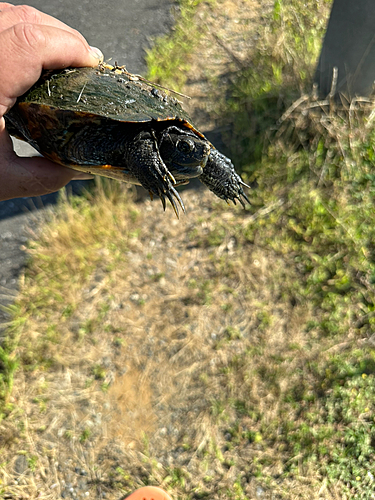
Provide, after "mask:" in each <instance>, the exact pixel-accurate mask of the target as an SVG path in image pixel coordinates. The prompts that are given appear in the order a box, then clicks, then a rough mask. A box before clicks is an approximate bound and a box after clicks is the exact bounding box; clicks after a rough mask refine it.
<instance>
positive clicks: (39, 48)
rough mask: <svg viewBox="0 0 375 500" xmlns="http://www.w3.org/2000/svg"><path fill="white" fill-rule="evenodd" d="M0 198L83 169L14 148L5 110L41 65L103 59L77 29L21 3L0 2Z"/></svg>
mask: <svg viewBox="0 0 375 500" xmlns="http://www.w3.org/2000/svg"><path fill="white" fill-rule="evenodd" d="M0 47H1V64H0V200H8V199H10V198H18V197H25V196H38V195H42V194H47V193H52V192H53V191H57V190H58V189H60V188H61V187H63V186H65V184H67V183H68V182H69V181H70V180H72V179H82V178H87V176H86V174H79V173H78V172H76V171H74V170H71V169H69V168H65V167H62V166H61V165H57V164H56V163H53V162H52V161H50V160H47V159H46V158H42V157H33V158H21V157H19V156H17V155H16V153H15V152H14V150H13V145H12V141H11V139H10V137H9V134H8V133H7V131H6V128H5V120H4V118H3V116H4V114H5V113H6V112H7V111H8V110H9V109H10V108H11V107H12V106H13V105H14V103H15V102H16V99H17V97H19V96H21V95H22V94H24V93H25V92H26V91H27V90H28V89H29V88H30V87H31V86H32V85H33V84H34V83H35V82H36V81H37V80H38V79H39V77H40V75H41V72H42V70H43V69H58V68H65V67H68V66H74V67H81V66H97V65H98V64H99V62H101V60H102V59H103V55H102V54H101V52H100V51H99V50H98V49H95V48H91V47H90V46H89V45H88V43H87V42H86V40H85V39H84V38H83V36H82V35H81V34H80V33H78V31H76V30H74V29H72V28H70V27H69V26H67V25H66V24H64V23H62V22H60V21H58V20H57V19H55V18H53V17H51V16H48V15H47V14H43V13H42V12H39V11H38V10H36V9H34V8H33V7H29V6H26V5H22V6H14V5H12V4H10V3H2V2H0Z"/></svg>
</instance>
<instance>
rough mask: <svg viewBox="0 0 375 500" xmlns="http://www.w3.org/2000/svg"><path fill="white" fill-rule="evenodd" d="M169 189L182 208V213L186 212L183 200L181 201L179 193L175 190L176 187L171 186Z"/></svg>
mask: <svg viewBox="0 0 375 500" xmlns="http://www.w3.org/2000/svg"><path fill="white" fill-rule="evenodd" d="M171 191H172V194H173V195H174V197H175V198H176V199H177V201H178V203H179V205H180V207H181V208H182V211H183V212H184V213H186V210H185V205H184V202H183V201H182V198H181V196H180V195H179V193H178V191H176V189H175V188H174V187H173V186H172V187H171Z"/></svg>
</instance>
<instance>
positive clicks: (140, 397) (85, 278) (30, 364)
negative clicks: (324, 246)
mask: <svg viewBox="0 0 375 500" xmlns="http://www.w3.org/2000/svg"><path fill="white" fill-rule="evenodd" d="M128 196H129V194H128V193H125V196H124V197H122V196H121V195H116V196H115V200H113V197H112V199H111V200H110V201H108V200H107V201H106V200H105V199H104V198H103V197H102V199H99V200H97V201H96V203H95V204H94V205H90V204H86V203H83V205H82V206H81V210H80V212H77V211H76V210H75V209H73V208H72V207H71V206H69V205H67V204H65V205H64V206H63V207H62V208H61V212H62V213H61V212H60V215H59V217H58V218H57V219H53V220H52V221H51V222H50V223H49V225H48V226H47V227H46V228H45V230H44V232H43V235H42V237H41V241H40V242H38V243H36V244H35V248H34V249H32V250H31V253H32V254H34V258H33V263H32V265H31V267H30V270H29V271H28V273H27V275H26V277H25V281H24V285H23V287H22V289H21V295H20V299H19V301H20V304H22V307H23V308H24V309H23V314H24V316H25V323H24V327H23V329H22V336H21V339H20V340H19V351H18V352H19V355H20V357H21V359H22V363H23V367H24V368H23V369H22V370H20V371H18V372H17V375H16V380H15V384H14V391H13V394H12V402H13V403H14V405H15V408H16V411H14V413H13V414H11V415H10V416H9V417H8V419H7V420H4V421H3V422H2V431H1V433H2V436H3V440H2V448H1V456H2V457H3V461H4V463H3V466H2V467H1V469H0V474H1V481H2V485H3V487H5V490H4V491H5V492H6V494H7V495H8V498H20V497H21V496H22V497H23V498H37V497H38V498H49V499H54V498H59V495H60V494H61V491H63V490H64V481H65V483H69V482H73V484H74V481H75V480H78V479H77V477H78V478H79V476H77V474H75V473H74V470H75V467H77V466H79V467H83V468H84V469H85V470H86V471H88V472H89V480H90V481H89V483H88V491H89V492H90V496H94V497H95V498H96V497H97V498H100V494H101V493H100V492H102V491H104V492H106V494H107V497H106V498H119V496H120V492H121V491H122V492H126V491H129V490H130V489H131V488H133V487H135V486H136V485H141V484H142V483H143V482H144V481H146V480H147V482H151V483H154V484H160V485H161V486H164V487H166V488H169V489H170V490H171V492H172V494H174V495H175V496H176V495H181V498H190V497H191V496H194V495H195V494H198V493H199V492H201V493H202V494H203V493H206V494H208V495H209V496H210V498H211V497H212V498H227V493H226V492H227V491H230V490H232V491H235V489H236V484H237V481H239V478H241V477H242V478H243V479H242V480H241V481H242V482H241V485H242V486H241V487H243V494H245V495H246V497H247V498H257V493H256V491H257V488H258V491H259V487H260V486H259V484H258V482H257V480H256V470H257V465H256V464H257V461H258V460H259V459H262V460H263V461H264V460H265V459H267V460H268V461H269V466H266V467H264V469H263V473H264V474H266V475H268V477H269V478H272V477H277V476H278V475H279V474H280V473H281V472H282V470H283V464H284V460H285V457H284V452H283V446H282V443H279V444H278V445H275V444H273V443H272V441H268V437H267V430H266V429H267V426H270V428H271V427H272V426H274V425H275V422H277V421H278V419H280V412H282V411H285V407H283V405H282V404H281V406H280V401H281V400H282V397H281V395H282V394H283V393H286V391H288V390H289V389H290V388H291V387H293V386H294V385H295V383H298V367H302V366H303V364H304V363H306V362H307V361H308V360H311V359H313V357H314V356H315V352H314V351H310V350H309V348H308V343H309V339H308V338H307V337H306V335H305V333H304V331H303V330H302V329H301V325H303V324H305V323H306V320H307V319H308V318H309V317H310V315H311V311H310V310H309V308H308V307H307V306H306V305H303V306H298V305H295V304H294V305H292V304H291V303H290V300H289V297H288V295H287V294H286V293H285V290H284V286H283V283H284V282H286V281H288V283H289V282H290V279H291V272H293V270H292V269H290V268H289V265H290V263H289V262H288V259H286V258H285V257H283V256H278V255H277V254H276V253H275V252H273V251H270V250H269V249H267V248H262V247H259V246H258V245H257V244H254V243H250V242H246V239H244V237H243V231H244V229H245V228H247V227H248V226H249V224H250V226H251V224H252V220H254V218H253V217H252V216H250V215H248V214H247V213H246V212H244V211H243V210H240V209H234V208H232V207H230V208H225V205H224V204H223V203H222V202H217V201H216V200H215V199H214V197H213V195H211V194H209V193H207V192H206V191H199V192H192V191H189V192H185V193H184V196H183V197H184V199H185V202H186V205H187V208H188V215H186V216H183V217H182V218H181V220H180V221H178V220H177V219H176V218H175V217H174V214H173V212H172V210H168V211H167V212H166V213H165V214H163V213H162V210H161V207H159V206H158V204H157V203H151V202H150V201H148V202H146V203H144V204H143V205H142V207H137V206H136V205H134V204H133V203H130V202H126V198H127V197H128ZM124 198H125V201H124ZM213 207H216V208H215V209H213ZM131 214H133V216H132V215H131ZM136 214H137V215H136ZM132 217H133V219H134V220H135V221H134V222H132V220H131V219H132ZM218 218H219V219H220V221H221V223H220V224H218V222H217V221H218ZM69 228H73V229H72V230H70V229H69ZM32 246H34V245H32ZM62 263H63V264H62ZM296 276H297V275H296ZM44 283H45V284H48V286H46V292H45V295H43V290H42V291H41V284H44ZM41 295H42V296H41ZM296 345H298V356H297V355H294V352H295V349H296V347H295V346H296ZM320 349H321V346H320ZM280 358H283V359H284V361H283V362H282V363H281V364H280ZM272 378H274V383H272ZM270 380H271V382H270ZM241 404H242V405H245V406H246V408H247V411H246V412H244V414H243V415H242V416H241V412H240V413H238V408H237V406H238V405H241ZM236 408H237V410H236ZM249 412H250V413H249ZM252 413H253V416H252V417H251V416H249V415H252ZM256 415H259V416H260V415H262V418H261V419H260V420H258V417H257V416H256ZM285 417H286V418H295V417H294V416H293V415H290V416H288V415H286V416H285ZM257 421H258V423H257ZM233 426H237V427H236V428H237V431H236V432H237V437H234V438H233V439H234V440H236V439H237V441H235V445H231V446H229V447H228V432H232V431H233ZM230 429H232V431H231V430H230ZM245 431H246V432H251V433H252V436H253V438H252V439H250V440H249V439H246V438H244V437H241V436H242V434H243V433H244V432H245ZM21 452H22V453H24V454H25V455H26V456H27V459H28V461H29V467H28V468H27V469H26V470H25V472H24V473H23V474H22V475H21V476H20V477H18V475H17V474H15V473H14V471H13V469H14V464H15V461H16V459H17V457H18V456H19V454H20V453H21ZM267 457H268V458H267ZM230 464H231V465H230ZM118 467H120V468H121V469H118ZM306 475H308V476H309V484H310V488H311V476H310V475H309V471H306ZM146 478H147V479H146ZM15 481H17V483H15ZM318 486H319V487H318ZM320 487H321V485H317V489H319V488H320ZM289 488H293V494H291V495H289V494H288V493H287V491H288V490H289ZM301 491H303V484H302V485H301V481H300V480H299V482H298V484H297V482H296V484H291V483H290V481H287V483H285V482H281V483H280V484H278V482H275V481H272V484H271V489H270V490H269V492H268V493H267V492H266V490H264V493H263V495H264V498H271V497H272V495H275V494H276V493H277V492H278V493H279V494H281V495H283V496H286V497H287V498H297V497H298V498H300V497H301V496H300V495H301ZM311 491H312V490H311V489H310V492H309V495H310V496H309V497H310V498H315V497H314V496H312V494H311ZM194 492H195V493H194ZM82 493H85V492H84V491H83V492H82ZM38 495H39V496H38ZM270 495H271V496H270ZM327 495H328V494H327V493H326V496H325V498H334V497H331V496H329V495H328V496H327ZM239 498H241V496H239ZM302 498H303V495H302ZM316 498H318V496H316Z"/></svg>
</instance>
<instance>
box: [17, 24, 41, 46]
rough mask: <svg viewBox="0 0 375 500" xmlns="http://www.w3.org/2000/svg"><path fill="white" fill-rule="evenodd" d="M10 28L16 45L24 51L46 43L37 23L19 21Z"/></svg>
mask: <svg viewBox="0 0 375 500" xmlns="http://www.w3.org/2000/svg"><path fill="white" fill-rule="evenodd" d="M12 29H13V35H14V41H15V43H16V45H18V46H19V47H20V48H21V49H23V50H25V51H28V50H29V49H36V48H40V47H43V46H44V45H45V44H46V37H45V34H44V32H43V30H42V29H41V28H40V27H39V26H38V25H35V24H30V23H19V24H16V25H15V26H13V28H12Z"/></svg>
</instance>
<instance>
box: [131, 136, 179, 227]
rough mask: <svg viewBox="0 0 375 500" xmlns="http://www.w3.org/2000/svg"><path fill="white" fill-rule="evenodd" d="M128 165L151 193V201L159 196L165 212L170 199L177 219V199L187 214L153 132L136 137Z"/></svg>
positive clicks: (132, 143)
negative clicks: (166, 203)
mask: <svg viewBox="0 0 375 500" xmlns="http://www.w3.org/2000/svg"><path fill="white" fill-rule="evenodd" d="M126 163H127V167H128V168H129V170H130V171H131V173H132V174H133V175H134V176H135V177H136V178H137V179H138V181H139V182H140V184H141V185H142V186H143V187H144V188H145V189H147V191H148V192H149V193H150V196H151V199H152V197H153V195H157V196H159V198H160V199H161V202H162V204H163V208H164V210H165V198H168V200H169V201H170V202H171V205H172V207H173V209H174V211H175V213H176V215H177V217H179V215H178V207H177V204H176V201H175V198H176V200H177V201H178V203H179V204H180V206H181V208H182V210H183V211H184V212H185V206H184V203H183V201H182V199H181V197H180V195H179V194H178V192H177V191H176V189H175V188H174V187H173V185H175V184H176V180H175V178H174V177H173V175H172V174H171V173H170V172H169V170H168V169H167V167H166V165H165V163H164V162H163V160H162V158H161V156H160V153H159V148H158V145H157V142H156V138H155V137H154V134H153V133H152V132H141V133H139V134H138V135H137V136H136V137H135V139H134V141H131V145H130V146H129V147H128V151H127V158H126Z"/></svg>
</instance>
